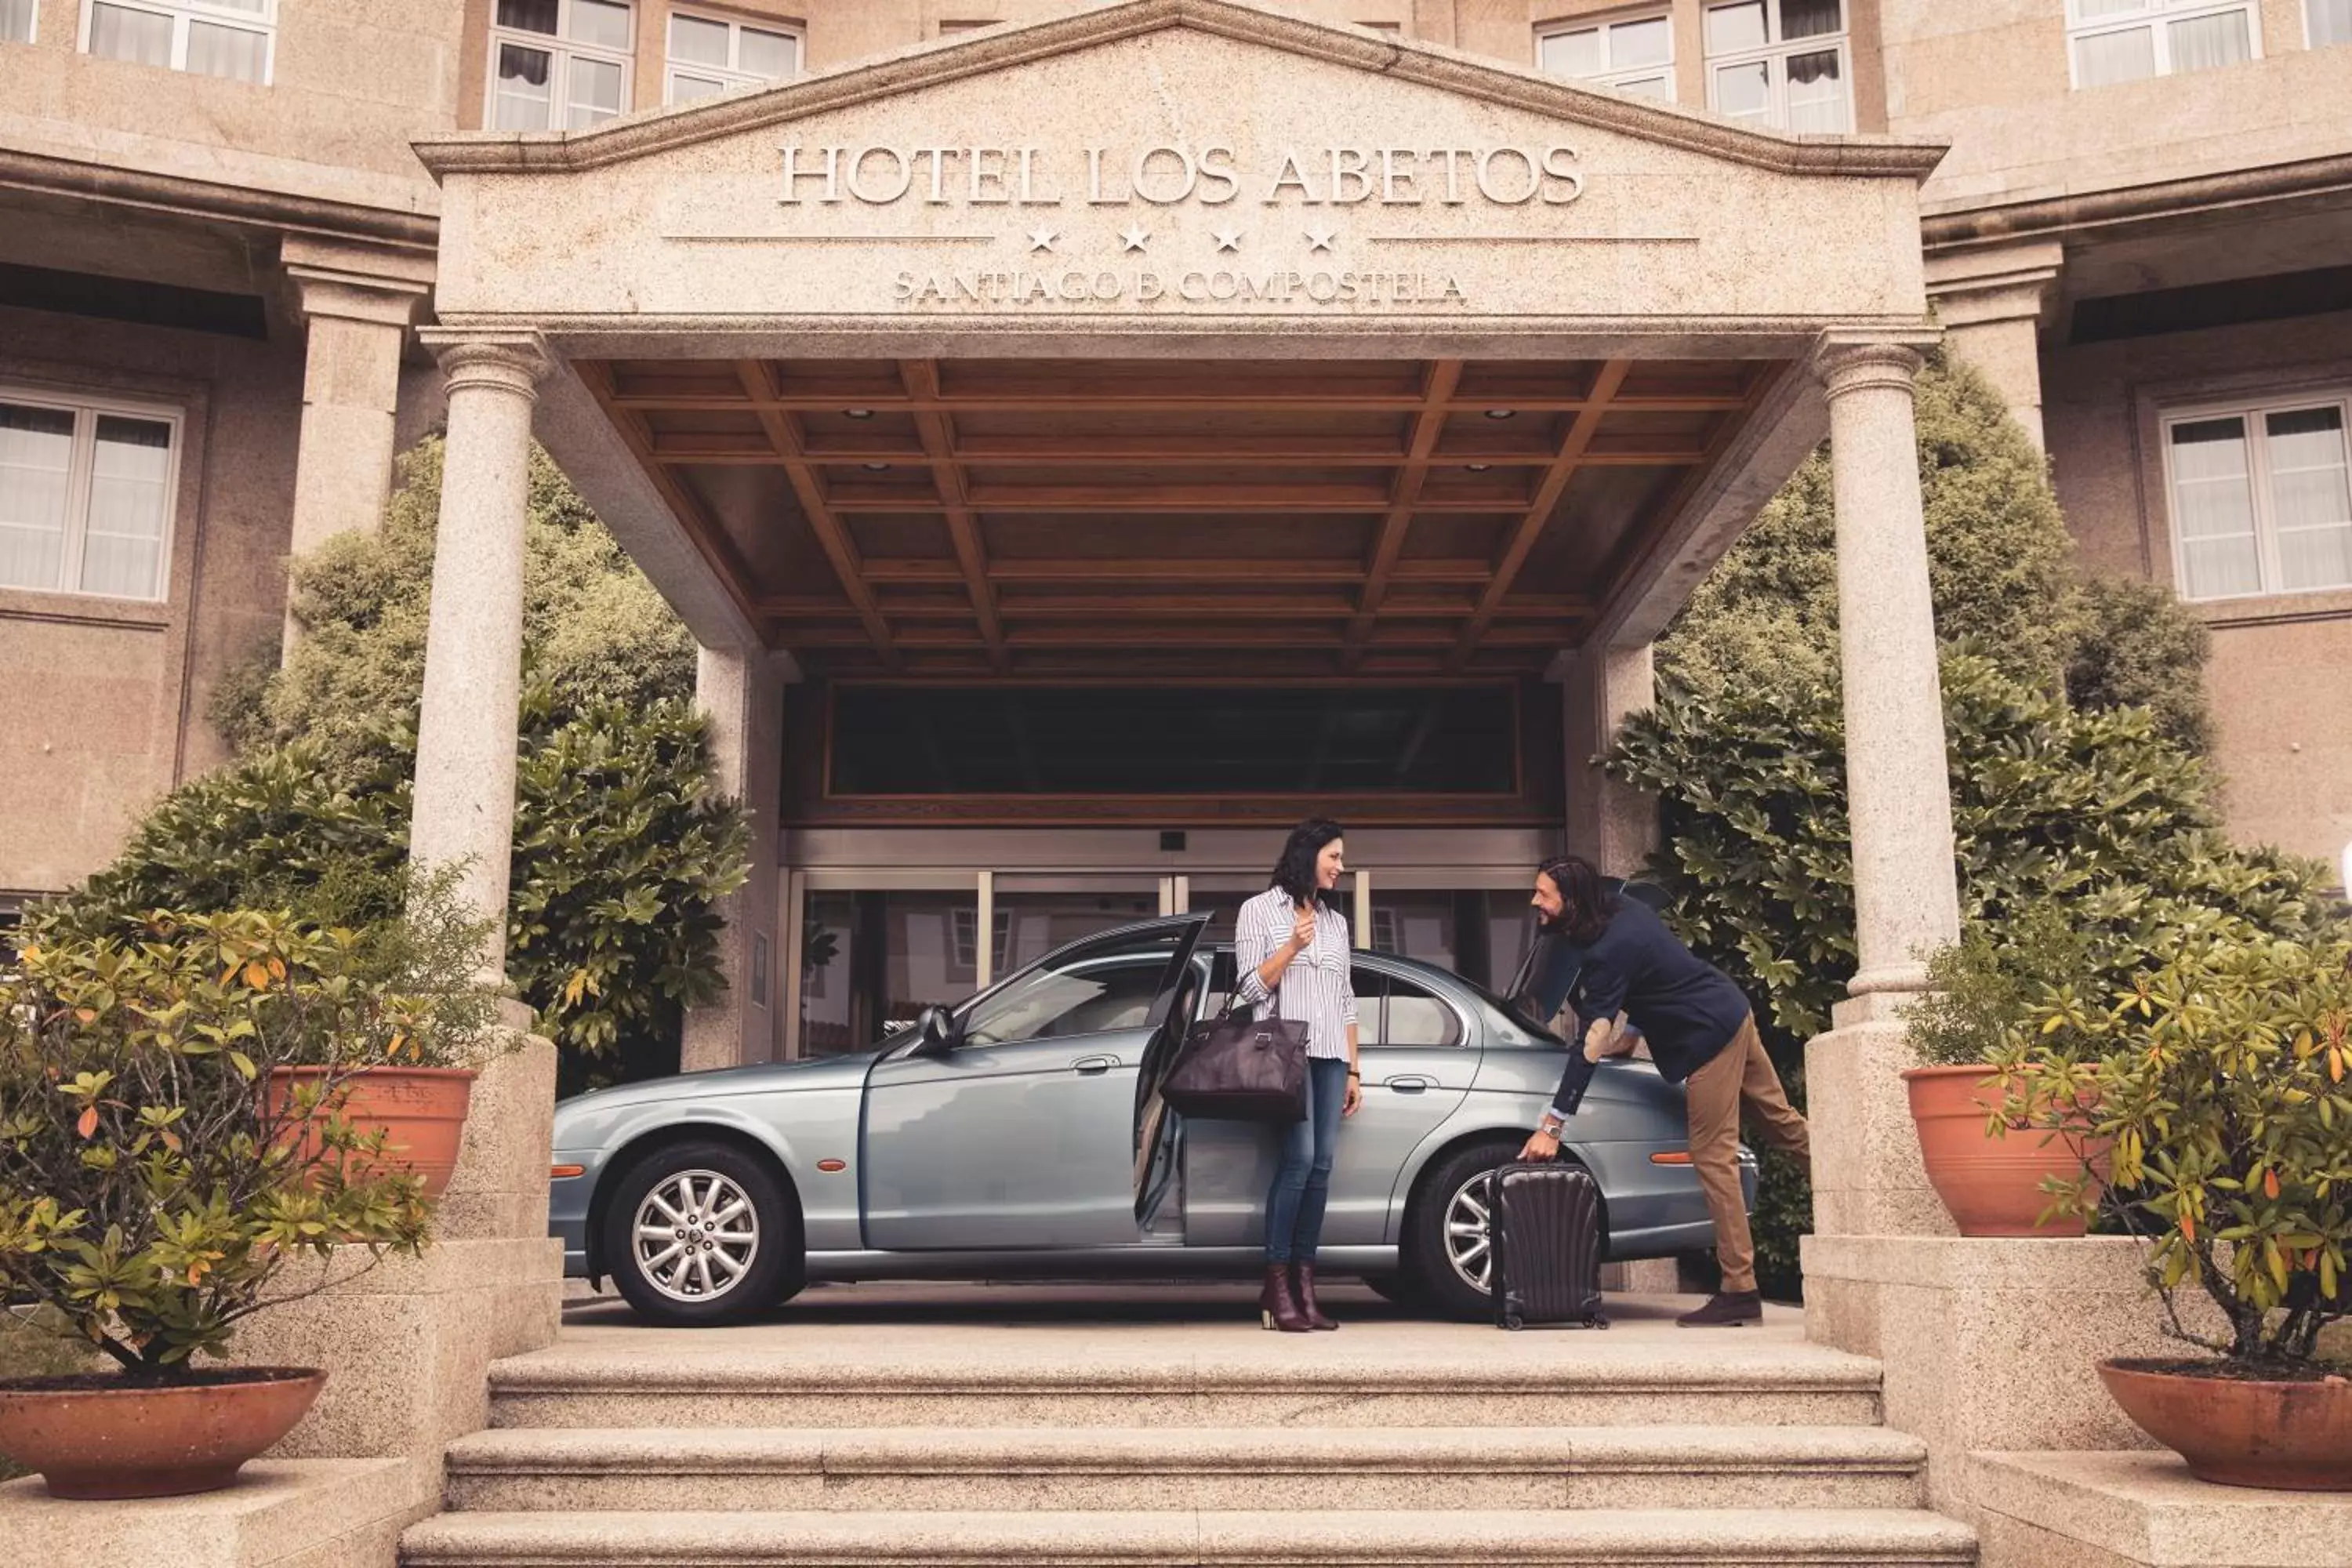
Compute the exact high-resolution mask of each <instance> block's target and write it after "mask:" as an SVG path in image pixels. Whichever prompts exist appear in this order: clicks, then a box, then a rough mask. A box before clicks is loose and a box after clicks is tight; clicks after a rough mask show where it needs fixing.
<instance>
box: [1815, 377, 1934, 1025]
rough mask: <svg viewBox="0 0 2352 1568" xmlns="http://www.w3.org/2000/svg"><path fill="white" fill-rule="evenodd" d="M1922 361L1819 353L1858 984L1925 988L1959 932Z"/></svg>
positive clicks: (1894, 989) (1863, 991) (1861, 987)
mask: <svg viewBox="0 0 2352 1568" xmlns="http://www.w3.org/2000/svg"><path fill="white" fill-rule="evenodd" d="M1919 364H1920V360H1919V356H1918V354H1917V353H1916V352H1914V351H1913V350H1912V349H1910V348H1909V347H1907V346H1906V345H1904V344H1902V343H1897V342H1856V343H1845V344H1838V345H1834V346H1832V348H1830V349H1829V350H1828V351H1827V352H1826V353H1823V355H1822V360H1821V364H1820V370H1821V376H1822V384H1823V385H1824V386H1825V387H1826V388H1827V389H1828V392H1829V399H1830V469H1831V487H1832V492H1833V496H1834V500H1835V505H1836V509H1837V576H1838V638H1839V658H1840V662H1841V668H1842V669H1843V680H1844V685H1845V751H1846V800H1847V810H1848V813H1849V816H1850V817H1851V819H1852V826H1853V899H1854V945H1855V949H1856V954H1857V957H1858V958H1859V960H1860V966H1859V969H1858V971H1857V973H1855V974H1854V977H1853V980H1852V982H1851V983H1849V984H1848V986H1847V989H1848V990H1850V991H1852V992H1853V994H1855V995H1857V996H1864V995H1869V994H1873V993H1879V992H1885V993H1898V994H1899V993H1905V992H1914V991H1917V990H1919V989H1921V988H1922V987H1923V986H1924V985H1925V984H1927V956H1928V955H1929V954H1930V953H1931V952H1934V951H1935V950H1936V949H1937V948H1940V947H1944V946H1947V945H1948V944H1949V943H1951V942H1957V941H1958V939H1959V934H1960V913H1959V890H1958V882H1957V881H1956V880H1955V877H1954V871H1953V864H1952V798H1951V783H1950V773H1949V771H1948V767H1947V764H1946V762H1945V757H1944V699H1943V689H1942V687H1941V685H1940V683H1939V681H1938V679H1937V664H1936V614H1935V607H1934V605H1933V603H1932V601H1931V599H1930V597H1929V595H1928V588H1927V524H1926V519H1925V517H1924V515H1923V511H1922V507H1921V503H1920V497H1919V468H1918V462H1919V458H1918V431H1917V428H1916V423H1915V417H1914V412H1913V407H1912V383H1913V378H1914V377H1915V376H1916V375H1917V374H1918V371H1919Z"/></svg>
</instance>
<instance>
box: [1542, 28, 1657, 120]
mask: <svg viewBox="0 0 2352 1568" xmlns="http://www.w3.org/2000/svg"><path fill="white" fill-rule="evenodd" d="M1536 64H1537V65H1538V66H1540V67H1541V68H1543V69H1545V70H1548V71H1549V72H1551V73H1552V74H1553V75H1554V76H1566V77H1574V78H1576V79H1579V80H1580V81H1591V82H1598V83H1599V84H1600V85H1601V86H1602V87H1613V88H1616V89H1620V90H1621V91H1624V92H1637V93H1640V94H1642V95H1643V96H1644V97H1647V98H1663V99H1664V100H1667V101H1668V102H1672V101H1673V100H1674V96H1675V27H1674V21H1673V19H1672V18H1671V17H1669V16H1667V15H1666V14H1665V13H1664V11H1660V12H1657V13H1656V14H1654V15H1653V16H1623V17H1618V18H1615V19H1613V20H1611V21H1605V22H1595V23H1591V24H1586V23H1576V24H1572V25H1562V26H1551V27H1545V28H1543V29H1541V30H1540V31H1538V33H1537V34H1536Z"/></svg>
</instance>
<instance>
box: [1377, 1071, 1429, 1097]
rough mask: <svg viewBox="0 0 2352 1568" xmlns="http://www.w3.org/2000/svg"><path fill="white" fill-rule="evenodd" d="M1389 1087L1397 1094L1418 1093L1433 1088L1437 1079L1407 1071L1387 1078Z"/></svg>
mask: <svg viewBox="0 0 2352 1568" xmlns="http://www.w3.org/2000/svg"><path fill="white" fill-rule="evenodd" d="M1388 1082H1389V1087H1390V1088H1391V1089H1394V1090H1396V1091H1397V1092H1398V1093H1399V1094H1419V1093H1420V1092H1421V1091H1422V1090H1423V1089H1435V1088H1436V1087H1437V1080H1436V1079H1433V1078H1426V1077H1423V1075H1422V1074H1420V1073H1417V1072H1409V1073H1405V1074H1402V1075H1401V1076H1399V1077H1396V1078H1392V1079H1389V1080H1388Z"/></svg>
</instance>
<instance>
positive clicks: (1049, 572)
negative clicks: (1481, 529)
mask: <svg viewBox="0 0 2352 1568" xmlns="http://www.w3.org/2000/svg"><path fill="white" fill-rule="evenodd" d="M1494 570H1495V567H1494V563H1492V562H1490V561H1482V560H1479V559H1477V558H1475V557H1473V556H1455V557H1445V558H1439V557H1424V558H1419V559H1414V560H1408V561H1401V562H1399V563H1397V569H1396V577H1395V581H1396V582H1397V583H1399V584H1404V583H1412V584H1428V585H1438V584H1463V583H1469V584H1485V583H1486V579H1487V578H1488V577H1490V576H1492V575H1493V574H1494ZM1236 576H1243V577H1246V579H1247V580H1248V581H1249V582H1250V583H1252V584H1259V585H1275V584H1285V585H1287V584H1301V583H1342V584H1357V583H1360V582H1362V581H1363V580H1364V563H1362V562H1361V561H1359V560H1352V559H1350V560H1338V559H1335V560H1331V561H1297V560H1290V561H1245V560H1238V559H1234V558H1230V557H1221V556H1211V555H1205V554H1204V555H1202V556H1199V557H1197V558H1195V559H1192V560H1183V559H1176V560H1169V559H1165V558H1150V559H1146V558H1139V557H1119V556H1106V557H1103V558H1100V559H1096V558H1092V557H1073V556H1067V555H1055V556H1048V557H1044V558H1040V557H1035V556H1011V557H1008V556H1003V555H999V556H997V557H995V558H994V559H992V560H991V561H990V562H989V563H988V580H989V581H990V582H992V583H1210V584H1231V583H1233V582H1234V579H1235V577H1236ZM962 580H963V579H962V574H961V572H960V571H959V570H958V569H957V567H956V563H954V562H952V561H933V560H924V559H921V558H919V557H918V558H903V557H897V556H876V557H875V558H874V559H873V560H870V561H868V562H866V581H867V582H868V583H873V584H886V583H895V584H940V583H961V581H962Z"/></svg>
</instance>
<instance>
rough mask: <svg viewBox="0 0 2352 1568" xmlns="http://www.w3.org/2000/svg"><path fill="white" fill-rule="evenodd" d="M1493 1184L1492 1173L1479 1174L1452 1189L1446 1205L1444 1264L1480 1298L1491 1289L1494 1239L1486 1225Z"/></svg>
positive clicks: (1493, 1177)
mask: <svg viewBox="0 0 2352 1568" xmlns="http://www.w3.org/2000/svg"><path fill="white" fill-rule="evenodd" d="M1494 1183H1495V1173H1494V1172H1492V1171H1481V1172H1479V1173H1477V1174H1476V1175H1475V1176H1473V1177H1471V1178H1470V1179H1469V1180H1468V1181H1466V1182H1465V1183H1463V1184H1461V1185H1460V1186H1458V1187H1456V1188H1455V1189H1454V1195H1453V1196H1452V1197H1451V1198H1449V1199H1448V1200H1446V1205H1445V1261H1446V1262H1447V1263H1448V1264H1449V1265H1451V1266H1452V1268H1453V1269H1454V1277H1455V1278H1457V1279H1460V1280H1461V1281H1462V1282H1463V1283H1464V1284H1465V1285H1467V1286H1469V1287H1470V1289H1473V1290H1476V1291H1478V1292H1480V1293H1481V1294H1484V1293H1485V1292H1486V1291H1487V1290H1490V1289H1493V1287H1494V1279H1495V1237H1494V1232H1493V1231H1492V1229H1491V1228H1489V1226H1488V1223H1487V1220H1488V1215H1487V1209H1488V1205H1490V1204H1491V1203H1492V1202H1493V1198H1494Z"/></svg>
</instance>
